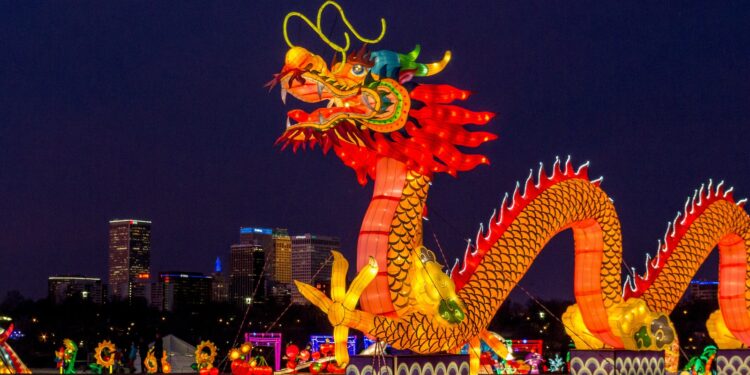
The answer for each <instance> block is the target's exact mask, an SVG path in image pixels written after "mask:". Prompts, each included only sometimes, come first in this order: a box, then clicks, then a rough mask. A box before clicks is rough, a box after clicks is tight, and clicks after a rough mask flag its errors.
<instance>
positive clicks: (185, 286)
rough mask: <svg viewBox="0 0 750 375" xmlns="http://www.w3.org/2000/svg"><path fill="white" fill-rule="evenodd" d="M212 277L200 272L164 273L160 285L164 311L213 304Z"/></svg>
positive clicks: (161, 275) (160, 275) (160, 278)
mask: <svg viewBox="0 0 750 375" xmlns="http://www.w3.org/2000/svg"><path fill="white" fill-rule="evenodd" d="M212 279H213V278H212V277H211V276H208V275H204V274H202V273H198V272H177V271H173V272H162V273H160V274H159V283H160V284H161V290H162V293H163V297H162V298H163V299H162V306H161V308H162V309H163V310H167V311H174V310H181V309H189V308H191V307H195V306H198V305H206V304H208V303H210V302H211V283H212Z"/></svg>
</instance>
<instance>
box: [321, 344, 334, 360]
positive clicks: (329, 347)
mask: <svg viewBox="0 0 750 375" xmlns="http://www.w3.org/2000/svg"><path fill="white" fill-rule="evenodd" d="M335 349H336V345H335V344H332V343H330V342H327V343H325V344H320V353H321V354H323V355H324V356H326V357H328V356H330V355H332V354H333V351H334V350H335Z"/></svg>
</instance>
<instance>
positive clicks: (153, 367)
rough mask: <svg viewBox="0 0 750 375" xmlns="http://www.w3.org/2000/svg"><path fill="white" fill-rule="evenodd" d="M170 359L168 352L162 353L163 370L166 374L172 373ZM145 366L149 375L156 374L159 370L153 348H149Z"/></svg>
mask: <svg viewBox="0 0 750 375" xmlns="http://www.w3.org/2000/svg"><path fill="white" fill-rule="evenodd" d="M168 358H169V353H167V351H166V350H164V351H162V355H161V370H162V372H163V373H165V374H168V373H170V372H172V365H170V364H169V360H168ZM143 364H144V366H145V367H146V372H147V373H149V374H154V373H156V372H157V371H158V370H159V367H158V362H157V359H156V353H155V352H154V348H153V347H151V348H149V350H148V354H146V360H145V361H144V362H143Z"/></svg>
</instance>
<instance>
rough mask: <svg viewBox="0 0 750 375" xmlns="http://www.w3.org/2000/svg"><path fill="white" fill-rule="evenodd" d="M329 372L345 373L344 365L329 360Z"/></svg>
mask: <svg viewBox="0 0 750 375" xmlns="http://www.w3.org/2000/svg"><path fill="white" fill-rule="evenodd" d="M328 372H330V373H331V374H343V373H344V367H343V366H341V367H340V366H339V365H338V363H335V362H328Z"/></svg>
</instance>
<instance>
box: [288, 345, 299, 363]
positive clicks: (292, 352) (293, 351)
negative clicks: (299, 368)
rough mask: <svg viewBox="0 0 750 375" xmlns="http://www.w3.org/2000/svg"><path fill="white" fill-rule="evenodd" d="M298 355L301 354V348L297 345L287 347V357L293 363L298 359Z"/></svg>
mask: <svg viewBox="0 0 750 375" xmlns="http://www.w3.org/2000/svg"><path fill="white" fill-rule="evenodd" d="M297 354H299V348H298V347H297V345H294V344H290V345H287V347H286V357H287V358H289V360H290V361H293V360H294V359H295V358H297Z"/></svg>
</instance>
